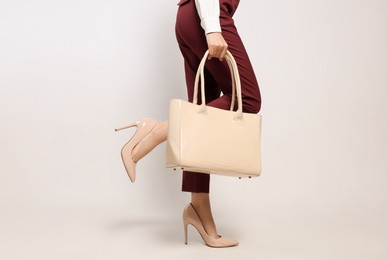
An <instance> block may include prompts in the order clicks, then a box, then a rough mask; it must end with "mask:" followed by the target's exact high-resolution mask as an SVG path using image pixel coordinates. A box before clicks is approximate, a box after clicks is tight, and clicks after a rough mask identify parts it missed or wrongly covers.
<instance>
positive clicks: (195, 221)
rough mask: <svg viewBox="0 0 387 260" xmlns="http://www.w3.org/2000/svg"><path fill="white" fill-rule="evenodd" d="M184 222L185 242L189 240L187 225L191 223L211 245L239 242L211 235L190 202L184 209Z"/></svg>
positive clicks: (226, 245)
mask: <svg viewBox="0 0 387 260" xmlns="http://www.w3.org/2000/svg"><path fill="white" fill-rule="evenodd" d="M183 223H184V238H185V243H186V244H187V242H188V239H187V237H188V235H187V226H188V224H191V225H192V226H193V227H194V228H196V230H197V231H198V232H199V234H200V235H201V237H202V238H203V240H204V243H205V244H206V245H207V246H210V247H231V246H236V245H238V244H239V242H238V241H237V240H234V239H230V238H225V237H222V236H219V237H218V238H212V237H210V236H209V235H208V234H207V232H206V230H205V229H204V227H203V224H202V221H201V220H200V217H199V215H198V214H197V212H196V210H195V208H194V207H193V205H192V204H191V203H190V204H189V205H188V206H187V207H185V209H184V211H183Z"/></svg>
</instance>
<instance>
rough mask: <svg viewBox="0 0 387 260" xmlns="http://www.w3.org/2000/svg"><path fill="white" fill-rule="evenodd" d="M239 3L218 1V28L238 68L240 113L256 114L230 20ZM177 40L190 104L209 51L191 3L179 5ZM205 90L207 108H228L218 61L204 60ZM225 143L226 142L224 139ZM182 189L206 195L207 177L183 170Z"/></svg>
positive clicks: (227, 82)
mask: <svg viewBox="0 0 387 260" xmlns="http://www.w3.org/2000/svg"><path fill="white" fill-rule="evenodd" d="M238 4H239V0H220V25H221V28H222V35H223V37H224V39H225V40H226V42H227V44H228V49H229V51H230V52H231V53H232V54H233V56H234V58H235V60H236V62H237V65H238V69H239V74H240V78H241V86H242V100H243V112H247V113H258V112H259V110H260V108H261V94H260V91H259V86H258V82H257V79H256V77H255V74H254V70H253V68H252V65H251V63H250V60H249V57H248V55H247V52H246V50H245V47H244V45H243V43H242V41H241V39H240V37H239V35H238V32H237V29H236V27H235V25H234V20H233V19H232V16H233V14H234V12H235V11H236V9H237V7H238ZM176 38H177V41H178V43H179V48H180V50H181V53H182V54H183V57H184V68H185V78H186V84H187V90H188V100H189V101H190V102H192V100H193V90H194V82H195V75H196V71H197V68H198V67H199V63H200V60H201V59H202V57H203V55H204V53H205V52H206V50H207V49H208V46H207V41H206V37H205V33H204V30H203V29H202V27H201V26H200V18H199V16H198V14H197V11H196V7H195V1H194V0H182V1H180V2H179V10H178V12H177V18H176ZM205 87H206V88H205V92H206V93H205V96H206V102H207V105H208V106H212V107H217V108H220V109H230V105H231V95H232V92H231V89H232V86H231V76H230V71H229V68H228V65H227V62H226V61H223V62H221V61H219V59H211V60H209V61H207V63H206V66H205ZM199 94H200V91H199ZM221 94H223V95H221ZM199 101H200V99H199ZM225 141H226V142H227V140H225ZM182 190H183V191H187V192H205V193H209V190H210V175H209V174H204V173H195V172H189V171H184V172H183V184H182Z"/></svg>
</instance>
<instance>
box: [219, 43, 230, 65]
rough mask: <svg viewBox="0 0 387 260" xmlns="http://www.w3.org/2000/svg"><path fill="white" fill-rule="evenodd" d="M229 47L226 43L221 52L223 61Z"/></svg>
mask: <svg viewBox="0 0 387 260" xmlns="http://www.w3.org/2000/svg"><path fill="white" fill-rule="evenodd" d="M227 49H228V46H227V44H226V45H225V46H224V48H223V50H222V53H221V54H220V60H221V61H222V60H223V59H224V57H226V53H227Z"/></svg>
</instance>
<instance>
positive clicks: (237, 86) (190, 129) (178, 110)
mask: <svg viewBox="0 0 387 260" xmlns="http://www.w3.org/2000/svg"><path fill="white" fill-rule="evenodd" d="M207 56H208V51H207V52H206V53H205V55H204V57H203V59H202V61H201V62H200V65H199V68H198V71H197V74H196V78H195V86H194V100H193V103H190V102H187V101H185V100H180V99H173V100H171V102H170V109H169V125H168V138H167V152H166V167H167V168H175V169H176V168H182V169H184V170H187V171H194V172H201V173H208V174H219V175H227V176H236V177H254V176H259V175H260V173H261V153H260V146H261V115H259V114H250V113H242V95H241V83H240V78H239V73H238V68H237V65H236V62H235V59H234V57H233V56H232V55H231V53H230V52H227V55H226V60H227V63H228V65H229V67H230V70H231V79H232V87H233V93H232V102H231V103H232V104H231V107H230V111H228V110H222V109H218V108H214V107H209V106H206V104H205V96H204V93H205V91H204V87H205V86H204V65H205V62H206V60H207ZM199 77H200V85H201V100H202V104H201V105H198V97H197V96H198V85H199V84H198V83H199ZM235 91H236V95H237V100H238V110H237V111H233V107H234V100H235Z"/></svg>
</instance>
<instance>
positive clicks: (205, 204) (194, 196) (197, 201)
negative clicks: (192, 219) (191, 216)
mask: <svg viewBox="0 0 387 260" xmlns="http://www.w3.org/2000/svg"><path fill="white" fill-rule="evenodd" d="M191 203H192V205H193V206H194V208H195V210H196V212H197V213H198V215H199V218H200V220H201V221H202V224H203V227H204V229H205V230H206V232H207V234H208V235H209V236H211V237H213V238H218V237H219V235H218V233H217V231H216V226H215V222H214V219H213V217H212V212H211V204H210V194H209V193H195V192H192V193H191Z"/></svg>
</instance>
